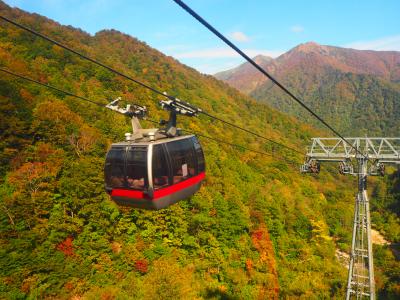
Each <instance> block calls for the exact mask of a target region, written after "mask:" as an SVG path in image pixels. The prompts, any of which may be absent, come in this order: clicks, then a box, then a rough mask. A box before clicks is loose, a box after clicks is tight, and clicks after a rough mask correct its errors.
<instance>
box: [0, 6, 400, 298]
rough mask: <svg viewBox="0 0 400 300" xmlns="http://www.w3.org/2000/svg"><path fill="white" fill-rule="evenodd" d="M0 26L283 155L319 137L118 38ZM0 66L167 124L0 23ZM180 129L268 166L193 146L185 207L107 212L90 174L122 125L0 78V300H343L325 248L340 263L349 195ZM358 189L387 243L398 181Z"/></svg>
mask: <svg viewBox="0 0 400 300" xmlns="http://www.w3.org/2000/svg"><path fill="white" fill-rule="evenodd" d="M0 14H1V15H4V16H7V17H9V18H11V19H13V20H17V21H18V22H21V23H23V24H25V25H27V26H29V27H32V28H34V29H35V30H37V31H40V32H43V33H44V34H46V35H49V36H51V37H54V38H55V39H57V40H59V41H61V42H63V43H66V44H68V45H69V46H71V47H73V48H74V49H77V50H79V51H81V52H83V53H85V54H87V55H89V56H91V57H94V58H96V59H98V60H100V61H102V62H105V63H106V64H108V65H111V66H113V67H114V68H116V69H118V70H120V71H122V72H124V73H126V74H129V75H130V76H132V77H135V78H138V79H140V80H141V81H144V82H145V83H147V84H149V85H151V86H155V87H157V88H158V89H161V90H165V91H167V92H168V93H169V94H172V95H177V96H178V97H179V98H181V99H184V100H186V101H189V102H191V103H193V104H194V105H197V106H200V107H201V108H202V109H204V110H205V111H208V112H212V113H213V114H215V115H217V116H219V117H220V118H223V119H226V120H230V121H232V122H235V123H236V124H238V125H240V126H244V127H246V128H249V129H250V130H253V131H255V132H257V133H259V134H262V135H265V136H268V137H270V138H273V139H275V140H277V141H280V142H283V143H284V144H287V145H289V146H291V147H295V148H298V149H304V146H305V145H307V143H308V142H309V139H310V138H311V137H312V136H314V135H316V134H318V135H320V134H321V132H317V131H316V130H313V129H312V128H311V127H309V126H307V125H304V124H301V123H299V122H297V121H296V120H295V119H293V118H291V117H287V116H285V115H283V114H281V113H279V112H277V111H275V110H274V109H271V108H269V107H268V106H265V105H263V104H260V103H257V102H256V101H254V100H252V99H251V98H249V97H247V96H245V95H243V94H241V93H239V92H238V91H236V90H235V89H233V88H230V87H229V86H228V85H227V84H225V83H223V82H221V81H218V80H216V79H214V78H213V77H211V76H205V75H201V74H199V73H198V72H196V71H195V70H193V69H191V68H188V67H186V66H184V65H182V64H180V63H179V62H177V61H176V60H174V59H172V58H171V57H167V56H165V55H163V54H161V53H160V52H158V51H156V50H154V49H151V48H150V47H148V46H147V45H146V44H144V43H143V42H140V41H138V40H136V39H135V38H132V37H130V36H127V35H124V34H122V33H120V32H117V31H101V32H98V33H97V34H96V35H94V36H90V35H88V34H87V33H85V32H82V31H80V30H78V29H74V28H71V27H65V26H61V25H60V24H57V23H55V22H53V21H51V20H48V19H46V18H44V17H41V16H38V15H35V14H28V13H25V12H23V11H20V10H18V9H11V8H9V7H8V6H6V5H5V4H3V3H1V2H0ZM0 67H2V68H7V69H10V70H13V71H15V72H18V73H21V74H25V75H27V76H29V77H32V78H35V79H38V80H40V81H41V82H43V83H48V84H50V85H54V86H57V87H60V88H61V89H64V90H68V91H70V92H73V93H75V94H79V95H82V96H84V97H88V98H90V99H93V100H94V101H97V102H103V103H104V104H106V103H107V101H110V100H112V99H115V98H116V97H118V96H121V97H122V98H123V99H124V100H125V101H126V102H134V103H138V104H141V105H146V106H147V107H148V108H149V111H150V117H151V118H152V119H160V118H166V116H167V115H166V113H165V112H162V111H161V110H160V108H159V107H158V106H157V102H158V100H160V99H159V98H157V97H156V96H155V95H154V94H152V93H151V92H149V91H147V90H144V89H143V88H140V87H138V86H137V85H135V84H133V83H131V82H128V81H126V80H123V79H121V78H120V77H117V76H115V75H113V74H111V73H109V72H108V71H105V70H104V69H101V68H99V67H96V66H94V65H93V64H90V63H88V62H85V61H83V60H81V59H79V58H77V57H76V56H74V55H72V54H71V53H68V52H66V51H64V50H61V49H60V48H57V47H56V46H53V45H51V44H49V43H47V42H45V41H43V40H41V39H38V38H35V37H33V36H32V35H30V34H28V33H26V32H23V31H21V30H19V29H17V28H15V27H13V26H10V25H8V24H5V23H1V26H0ZM147 125H148V126H150V125H151V124H147ZM179 125H180V126H182V127H183V128H186V129H188V130H193V131H198V132H200V133H202V134H204V135H209V136H213V137H215V138H218V139H225V140H227V141H229V142H232V143H237V144H241V145H246V146H247V147H250V148H253V149H255V150H259V151H266V152H271V151H272V150H274V157H269V156H261V155H259V154H255V153H253V152H248V151H244V150H241V149H235V148H232V147H229V146H227V145H224V144H221V143H215V142H213V141H210V140H207V139H201V142H202V145H203V148H204V151H205V156H206V162H207V170H206V172H207V179H206V182H205V184H204V185H203V187H202V188H201V190H200V191H199V192H198V193H197V194H196V195H194V196H193V197H191V198H189V199H187V200H184V201H181V202H179V203H178V204H176V205H173V206H171V207H170V208H168V209H165V210H161V211H143V210H136V209H128V208H120V207H117V206H116V205H115V204H114V203H113V202H111V201H110V200H109V198H108V196H107V194H106V193H105V192H104V189H103V186H104V183H103V164H104V157H105V153H106V151H107V149H108V147H109V145H110V143H111V142H115V141H118V140H121V139H122V137H123V135H124V133H125V132H128V131H130V123H129V120H128V119H126V118H124V117H123V116H121V115H117V114H115V113H113V112H111V111H106V110H105V109H102V108H100V107H96V106H93V105H91V104H90V103H85V102H80V101H77V100H76V99H74V98H72V97H69V96H65V95H63V94H61V93H55V92H53V91H51V90H46V89H43V88H42V87H38V86H37V85H34V84H30V83H29V84H28V83H27V82H24V81H21V80H17V79H15V78H13V77H11V76H8V75H5V74H3V73H1V77H0V135H1V138H0V141H1V142H0V161H1V169H0V173H1V174H0V176H1V177H0V178H1V179H0V298H4V299H36V298H39V299H277V298H304V299H310V298H325V299H327V298H342V297H343V296H344V286H345V282H346V276H347V270H346V268H345V267H343V266H342V265H341V264H340V263H339V261H338V260H337V259H336V257H335V248H336V247H337V248H340V249H341V250H343V251H348V249H349V243H350V238H351V227H352V215H353V213H352V211H353V193H354V189H353V186H355V181H354V180H353V179H351V178H345V177H338V175H337V174H336V173H335V172H332V170H328V171H327V170H323V171H322V174H321V175H320V176H318V177H313V176H303V175H300V174H299V173H298V166H292V165H288V164H286V163H285V162H283V161H281V160H278V159H277V158H284V157H286V158H290V159H294V160H297V161H299V163H300V162H301V160H302V157H297V156H295V155H294V154H293V153H290V152H289V151H283V150H281V149H278V148H276V147H275V148H274V149H272V145H271V144H269V143H264V142H263V141H262V140H258V139H255V138H254V137H252V136H249V135H247V134H244V133H243V132H240V131H238V130H235V129H232V128H231V127H228V126H225V125H222V124H221V123H218V122H216V121H211V120H209V119H207V118H205V117H202V116H201V117H199V118H192V119H187V118H183V117H182V118H180V119H179ZM391 176H393V178H394V176H397V175H396V174H394V175H391ZM386 179H387V180H389V179H388V178H386ZM390 182H393V181H392V180H391V181H390ZM373 185H374V186H376V188H375V192H376V197H377V198H378V199H380V200H379V202H377V207H376V209H375V212H374V213H375V214H376V215H375V217H376V219H378V218H380V219H379V220H380V223H379V224H378V225H379V229H380V230H381V231H382V232H385V233H387V235H386V236H387V238H388V239H390V240H391V241H393V242H399V241H400V225H399V220H398V218H397V216H396V214H395V213H390V212H388V211H387V210H386V209H385V208H386V207H388V206H390V205H392V206H396V205H397V204H396V201H397V200H396V199H398V197H397V196H398V193H399V183H398V182H395V184H393V186H390V185H388V184H387V183H385V182H384V181H380V180H378V181H376V182H375V183H374V184H373ZM391 191H394V192H393V193H392V192H391ZM389 192H390V193H389ZM395 193H397V194H395ZM396 195H397V196H396ZM378 204H379V205H378ZM397 207H398V206H397ZM376 249H377V253H376V255H377V256H376V261H377V267H376V272H377V275H376V276H377V287H378V291H379V293H380V295H382V296H385V297H387V298H392V299H395V298H396V297H399V295H400V283H399V281H400V278H399V274H398V270H400V264H399V262H398V261H396V260H395V258H394V256H393V254H392V252H391V251H390V249H388V247H387V246H382V247H380V248H376Z"/></svg>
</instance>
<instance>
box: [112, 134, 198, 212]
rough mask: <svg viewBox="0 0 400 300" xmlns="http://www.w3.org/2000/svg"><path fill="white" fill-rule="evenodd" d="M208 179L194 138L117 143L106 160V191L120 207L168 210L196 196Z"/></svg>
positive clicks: (178, 137)
mask: <svg viewBox="0 0 400 300" xmlns="http://www.w3.org/2000/svg"><path fill="white" fill-rule="evenodd" d="M204 177H205V164H204V155H203V151H202V148H201V146H200V143H199V141H198V140H197V138H196V137H195V136H194V135H186V136H177V137H174V138H167V139H161V140H155V141H150V140H148V139H147V140H146V139H145V140H144V141H140V142H129V141H127V142H121V143H115V144H113V145H112V146H111V149H110V150H109V151H108V154H107V157H106V163H105V185H106V191H107V192H108V193H109V195H110V196H111V198H112V200H114V201H115V202H116V203H117V204H119V205H124V206H131V207H137V208H145V209H161V208H165V207H167V206H169V205H171V204H174V203H176V202H178V201H179V200H182V199H185V198H187V197H189V196H191V195H193V194H194V193H195V192H196V191H197V190H198V189H199V188H200V185H201V182H202V181H203V179H204Z"/></svg>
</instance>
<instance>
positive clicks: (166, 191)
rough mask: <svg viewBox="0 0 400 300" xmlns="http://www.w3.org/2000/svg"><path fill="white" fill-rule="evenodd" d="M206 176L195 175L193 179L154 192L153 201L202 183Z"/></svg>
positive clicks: (204, 174)
mask: <svg viewBox="0 0 400 300" xmlns="http://www.w3.org/2000/svg"><path fill="white" fill-rule="evenodd" d="M205 176H206V173H205V172H202V173H200V174H199V175H196V176H194V177H191V178H189V179H186V180H184V181H181V182H179V183H177V184H173V185H171V186H169V187H166V188H163V189H160V190H157V191H154V197H153V198H154V199H158V198H161V197H165V196H168V195H170V194H173V193H175V192H178V191H180V190H183V189H185V188H187V187H189V186H192V185H195V184H197V183H199V182H200V181H202V180H203V179H204V177H205Z"/></svg>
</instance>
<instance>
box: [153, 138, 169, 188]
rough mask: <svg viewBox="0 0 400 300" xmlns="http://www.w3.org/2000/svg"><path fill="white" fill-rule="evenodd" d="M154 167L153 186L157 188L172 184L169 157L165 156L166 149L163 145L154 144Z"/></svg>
mask: <svg viewBox="0 0 400 300" xmlns="http://www.w3.org/2000/svg"><path fill="white" fill-rule="evenodd" d="M152 168H153V186H154V189H155V190H157V189H160V188H163V187H167V186H168V185H170V183H169V170H168V165H167V158H166V156H165V151H164V148H163V146H162V145H154V146H153V162H152Z"/></svg>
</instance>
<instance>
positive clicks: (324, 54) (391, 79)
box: [215, 42, 400, 135]
mask: <svg viewBox="0 0 400 300" xmlns="http://www.w3.org/2000/svg"><path fill="white" fill-rule="evenodd" d="M262 67H264V68H265V69H266V71H267V72H269V73H270V74H271V75H272V76H274V77H275V78H276V79H278V80H279V81H280V82H281V83H283V84H284V85H285V86H287V87H289V89H290V90H291V91H292V92H294V93H295V94H296V95H298V96H300V97H301V98H303V101H304V102H305V103H306V104H307V105H309V106H310V107H311V108H312V109H314V110H315V111H317V112H318V113H320V114H321V115H322V117H325V118H326V119H328V120H329V121H330V122H331V123H333V124H338V126H337V127H338V128H339V130H342V131H345V132H346V134H366V133H367V132H366V131H365V130H364V131H363V130H362V128H363V127H368V128H369V132H370V134H386V135H388V134H389V135H390V134H396V132H398V130H399V129H400V126H399V125H398V124H399V122H397V121H396V120H398V118H399V117H400V113H399V111H398V109H397V108H396V107H398V104H396V103H398V101H399V100H398V99H399V97H400V95H399V86H400V52H398V51H372V50H354V49H347V48H341V47H333V46H325V45H319V44H317V43H315V42H309V43H304V44H300V45H298V46H296V47H294V48H293V49H291V50H289V51H288V52H286V53H284V54H282V55H280V56H279V57H277V58H275V59H273V60H271V61H269V62H267V63H264V64H263V65H262ZM227 72H228V74H229V77H227V76H226V74H227V73H222V74H220V73H219V74H216V75H215V76H216V77H217V78H220V79H222V80H224V81H225V82H227V83H228V84H230V85H231V86H233V87H235V88H237V89H239V90H241V91H242V92H244V93H246V94H248V95H250V96H252V97H253V98H255V99H257V100H258V101H260V102H263V103H267V104H269V105H271V106H273V107H275V108H277V109H278V110H280V111H282V112H285V113H289V114H292V115H294V116H296V117H298V118H299V119H300V120H303V121H306V122H311V123H312V124H314V125H316V126H317V125H318V124H317V123H316V122H315V121H314V120H312V118H309V117H307V116H306V117H304V114H303V112H302V109H301V108H300V107H297V106H295V105H293V104H292V103H291V102H290V101H288V99H287V98H285V96H284V95H283V94H282V93H281V92H280V91H278V89H276V88H273V84H272V83H271V82H270V81H269V80H268V79H267V78H266V77H265V76H263V75H262V74H261V73H260V72H258V71H257V70H256V69H255V68H251V65H250V64H249V63H244V64H242V65H241V66H239V67H238V68H236V69H234V71H227ZM363 82H364V83H363ZM366 82H369V84H370V86H371V88H372V90H371V93H370V94H365V93H364V91H365V90H366V89H368V87H367V86H366V85H365V84H366ZM332 83H333V85H332ZM328 85H331V89H330V90H328V89H327V88H326V87H327V86H328ZM378 87H380V90H383V91H384V92H383V93H380V92H379V91H380V90H379V89H378ZM361 95H362V96H363V98H360V96H361ZM365 101H367V102H366V103H365ZM352 103H353V104H354V105H353V106H351V105H350V104H352ZM368 103H370V104H372V105H373V106H374V109H370V108H369V106H370V104H368ZM349 105H350V106H349ZM324 106H325V108H324ZM328 107H329V109H328ZM388 107H394V109H393V110H392V111H388V110H387V108H388ZM343 111H344V112H345V115H343V114H342V113H343ZM332 112H333V115H332ZM348 112H349V113H348ZM376 112H378V115H376ZM359 115H364V116H363V120H368V119H372V120H381V121H380V122H375V123H374V126H373V127H370V126H371V124H368V122H364V121H363V122H361V123H358V121H357V120H355V118H359ZM343 117H345V121H344V122H345V123H346V125H344V124H343V122H341V121H340V120H342V119H343ZM388 118H389V122H387V121H386V120H387V119H388ZM352 120H354V122H353V121H352ZM389 124H390V125H389Z"/></svg>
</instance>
